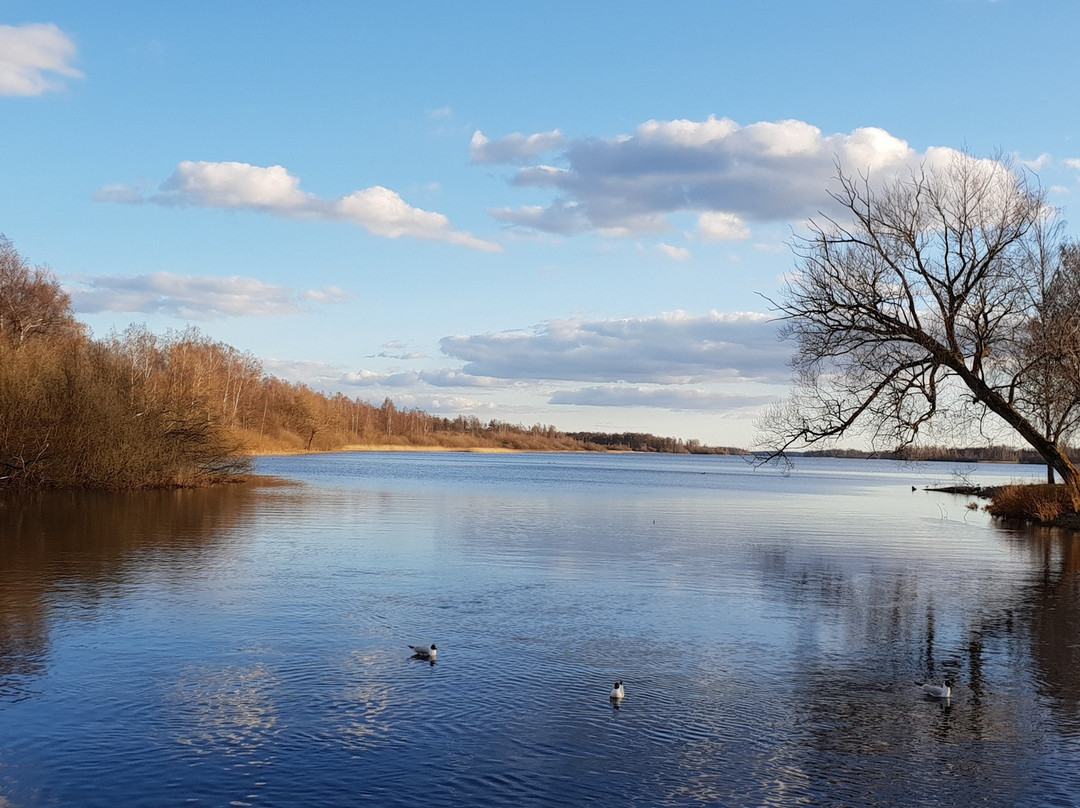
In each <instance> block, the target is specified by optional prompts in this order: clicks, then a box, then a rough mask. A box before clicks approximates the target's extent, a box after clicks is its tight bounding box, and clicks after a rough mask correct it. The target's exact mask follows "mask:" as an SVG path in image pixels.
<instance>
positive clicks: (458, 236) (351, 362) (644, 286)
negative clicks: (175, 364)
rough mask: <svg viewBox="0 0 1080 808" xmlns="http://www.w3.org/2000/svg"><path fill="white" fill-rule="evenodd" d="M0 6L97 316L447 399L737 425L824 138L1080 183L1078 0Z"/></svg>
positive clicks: (899, 162) (47, 254) (35, 137)
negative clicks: (1003, 158)
mask: <svg viewBox="0 0 1080 808" xmlns="http://www.w3.org/2000/svg"><path fill="white" fill-rule="evenodd" d="M0 15H2V16H0V124H2V125H0V183H2V188H3V194H2V195H0V232H2V233H4V234H5V235H6V236H8V237H9V238H10V239H12V241H13V242H14V243H15V246H16V248H17V249H18V250H19V251H20V252H21V253H22V254H23V255H24V256H26V257H27V258H28V259H29V260H30V261H31V262H33V263H35V264H46V265H48V266H50V267H51V268H52V269H53V270H54V271H55V272H56V273H57V275H58V276H59V278H60V280H61V281H62V282H63V283H64V285H65V287H66V288H67V289H68V290H69V291H70V292H71V294H72V298H73V301H74V304H75V308H76V310H77V312H78V315H79V317H80V319H81V320H83V321H84V322H86V323H87V324H88V325H89V326H90V327H91V328H92V329H93V332H94V334H95V335H96V336H105V335H107V334H108V333H109V332H110V330H111V329H114V328H115V329H117V330H122V329H123V328H125V327H126V326H127V325H129V324H130V323H135V322H140V323H146V324H147V325H148V326H149V327H150V328H151V329H153V330H154V331H157V332H159V333H161V332H164V331H166V330H168V329H177V328H183V327H184V326H186V325H188V324H192V325H197V326H198V327H199V328H201V329H202V330H203V331H204V332H206V333H207V334H209V335H210V336H212V337H213V338H215V339H218V340H221V341H224V342H227V343H229V344H231V345H233V346H235V347H237V348H238V349H240V350H242V351H250V352H251V353H253V354H254V355H255V356H257V357H258V358H259V359H261V360H262V361H263V363H264V367H265V368H266V370H267V371H268V372H271V373H273V374H275V375H278V376H280V377H282V378H286V379H290V380H293V381H302V382H305V383H307V384H310V385H311V386H313V387H315V388H317V389H320V390H324V391H328V392H336V391H342V392H344V393H346V394H347V395H349V396H358V397H360V398H363V399H366V400H370V401H373V402H376V403H380V402H381V401H382V400H383V398H384V397H386V396H390V397H391V398H393V399H394V401H395V402H396V403H397V404H398V406H399V407H420V408H422V409H425V410H427V411H429V412H433V413H437V414H443V415H449V416H456V415H457V414H466V415H475V416H477V417H479V418H480V419H481V420H483V421H487V420H488V419H491V418H496V419H499V420H503V421H509V422H511V423H519V422H520V423H524V424H526V425H531V424H534V423H543V424H553V425H555V426H556V427H558V428H560V429H565V430H579V429H595V430H602V431H611V432H615V431H626V430H632V431H648V432H653V433H656V434H662V435H672V436H677V437H682V438H686V439H691V438H697V439H699V440H702V441H703V442H705V443H709V444H718V445H732V444H734V445H747V444H748V443H749V441H750V440H751V436H752V432H753V428H752V423H753V418H754V416H755V414H756V413H757V412H758V410H759V408H760V407H761V406H763V405H764V404H767V403H768V402H770V401H773V400H775V398H776V397H778V396H779V395H782V394H783V392H784V390H785V389H786V380H787V376H788V372H787V369H786V365H785V363H786V360H787V358H788V356H789V354H790V349H791V348H790V346H789V345H786V344H784V343H780V342H777V340H776V339H775V324H774V323H772V322H771V321H770V317H769V313H768V304H767V302H766V301H765V300H764V299H763V297H762V295H774V294H775V293H776V290H777V289H778V287H779V284H780V283H781V280H782V277H783V275H784V273H786V272H788V271H790V270H791V269H792V267H793V263H792V257H791V252H790V249H789V247H788V243H789V242H790V239H791V236H792V233H793V232H799V231H800V228H801V227H802V223H803V222H804V221H805V219H806V217H807V216H810V215H813V214H814V213H815V212H817V211H818V210H820V209H821V208H822V207H823V206H824V205H825V191H826V188H827V186H828V183H829V180H830V176H831V174H832V173H833V161H834V159H840V160H842V161H843V162H844V164H845V165H846V166H849V167H853V168H865V167H870V168H871V169H872V170H873V171H875V172H880V173H882V174H887V173H888V172H889V171H896V170H898V169H899V168H901V167H903V166H909V165H913V164H916V163H918V162H919V161H922V160H931V161H932V160H934V159H938V158H940V157H941V156H943V155H947V154H949V153H951V151H952V150H958V149H961V150H967V151H968V152H970V153H971V154H974V155H976V156H989V155H991V154H994V153H999V152H1000V153H1003V154H1006V155H1008V156H1010V157H1011V158H1012V159H1013V160H1015V161H1016V162H1017V164H1019V165H1023V166H1026V167H1028V168H1029V169H1030V170H1032V171H1034V172H1035V173H1036V174H1037V176H1038V179H1039V181H1040V182H1041V184H1042V185H1043V187H1044V188H1046V189H1047V190H1048V193H1049V197H1050V200H1051V202H1053V203H1054V204H1056V205H1058V206H1060V207H1061V208H1063V210H1064V215H1065V218H1066V220H1068V218H1069V213H1070V208H1073V207H1075V205H1076V203H1075V201H1074V199H1075V197H1076V196H1077V194H1080V185H1078V178H1080V143H1078V142H1076V141H1075V140H1074V137H1073V134H1074V132H1076V131H1077V125H1078V116H1080V112H1078V108H1077V105H1076V103H1075V101H1076V87H1077V82H1078V79H1080V69H1078V68H1080V60H1078V57H1077V55H1076V54H1077V48H1076V37H1077V31H1080V4H1077V3H1075V2H1073V0H1060V1H1057V0H1042V1H1040V2H1021V0H999V2H989V0H916V2H906V3H902V4H901V3H890V4H886V3H866V2H834V3H828V2H826V3H818V4H808V3H781V2H759V3H742V2H719V0H718V1H717V2H712V3H706V2H694V3H675V4H667V3H666V4H646V3H626V2H620V3H614V2H590V3H582V2H572V3H571V2H549V3H543V4H520V3H463V4H450V3H434V2H430V3H429V2H417V3H408V4H394V3H381V4H375V3H361V2H313V3H291V2H274V1H273V0H263V1H262V2H228V3H221V2H213V3H211V2H200V1H196V2H187V3H183V4H180V3H146V2H110V3H106V4H104V5H102V4H95V3H86V2H82V0H70V1H69V2H49V1H48V0H35V2H6V3H4V4H3V6H0ZM1069 232H1070V233H1075V232H1076V228H1075V227H1074V226H1072V225H1070V226H1069Z"/></svg>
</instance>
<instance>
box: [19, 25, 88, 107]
mask: <svg viewBox="0 0 1080 808" xmlns="http://www.w3.org/2000/svg"><path fill="white" fill-rule="evenodd" d="M75 55H76V48H75V43H74V42H73V41H72V40H71V38H70V37H69V36H68V35H67V34H65V33H64V32H63V31H61V30H60V29H59V28H57V27H56V26H55V25H53V24H52V23H34V24H31V25H19V26H13V25H0V95H11V96H34V95H41V94H43V93H46V92H48V91H50V90H59V89H62V88H63V86H64V84H63V82H62V81H59V80H57V79H56V76H63V77H66V78H82V73H80V72H79V71H78V70H76V69H75V68H74V67H72V66H71V62H72V60H74V58H75Z"/></svg>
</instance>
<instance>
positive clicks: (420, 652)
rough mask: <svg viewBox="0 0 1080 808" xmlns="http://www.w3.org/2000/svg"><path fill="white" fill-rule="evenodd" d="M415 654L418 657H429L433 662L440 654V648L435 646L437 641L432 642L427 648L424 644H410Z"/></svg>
mask: <svg viewBox="0 0 1080 808" xmlns="http://www.w3.org/2000/svg"><path fill="white" fill-rule="evenodd" d="M409 647H410V648H411V649H412V652H413V656H414V657H416V658H417V659H428V660H430V661H432V662H434V661H435V657H436V656H438V654H439V650H438V649H437V648H436V647H435V643H432V644H431V647H430V648H425V647H424V646H422V645H410V646H409Z"/></svg>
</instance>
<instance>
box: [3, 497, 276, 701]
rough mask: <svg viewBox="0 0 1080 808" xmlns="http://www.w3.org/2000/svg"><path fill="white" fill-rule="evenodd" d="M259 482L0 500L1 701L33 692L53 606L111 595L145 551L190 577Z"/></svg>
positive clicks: (246, 511) (242, 515)
mask: <svg viewBox="0 0 1080 808" xmlns="http://www.w3.org/2000/svg"><path fill="white" fill-rule="evenodd" d="M260 484H271V483H270V482H269V481H265V482H262V483H260ZM255 487H256V486H255V485H254V484H245V485H230V486H222V487H215V488H203V489H176V490H167V491H139V492H126V493H110V492H70V491H54V492H44V493H38V494H31V495H8V496H5V497H4V498H2V499H0V536H2V537H3V546H2V549H3V552H0V700H4V701H13V700H18V699H20V698H23V697H25V696H26V695H28V694H30V693H32V692H33V680H34V678H35V677H37V676H40V675H41V674H43V673H44V672H45V669H46V663H47V658H48V653H49V632H50V630H51V629H52V627H53V621H52V618H53V616H54V615H55V614H56V613H58V612H60V611H62V610H64V609H65V608H67V607H69V606H76V607H77V608H78V609H79V610H86V609H87V606H88V605H89V608H90V609H91V610H93V608H94V605H95V604H97V605H100V604H101V603H102V602H105V601H107V600H108V599H109V598H110V597H112V596H114V595H115V594H116V593H117V592H118V591H119V590H120V588H121V587H122V586H123V585H124V583H125V581H126V580H127V579H128V577H129V576H130V575H133V574H135V573H136V572H137V569H138V562H139V561H140V560H144V559H145V558H146V554H148V553H153V554H162V555H164V556H168V557H170V558H169V561H175V563H170V564H169V565H168V567H169V569H170V570H171V571H172V573H173V574H175V576H176V578H177V579H178V580H183V579H184V577H185V576H186V575H188V574H189V573H190V571H191V570H192V569H194V568H195V567H197V566H198V563H197V562H198V560H199V558H200V557H202V556H203V555H205V554H206V553H212V552H214V551H215V548H216V546H217V543H218V540H219V539H220V538H221V537H222V536H224V535H226V534H229V533H230V531H232V530H233V529H234V528H235V527H236V526H237V525H238V524H240V523H242V522H243V520H244V519H246V518H247V517H248V516H249V515H250V513H251V509H252V506H253V504H254V501H255V499H254V497H255Z"/></svg>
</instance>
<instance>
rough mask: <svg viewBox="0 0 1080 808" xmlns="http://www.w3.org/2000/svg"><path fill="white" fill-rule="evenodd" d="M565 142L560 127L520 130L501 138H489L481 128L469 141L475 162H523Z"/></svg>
mask: <svg viewBox="0 0 1080 808" xmlns="http://www.w3.org/2000/svg"><path fill="white" fill-rule="evenodd" d="M564 142H565V138H563V136H562V133H561V132H559V130H558V129H556V130H554V131H552V132H540V133H537V134H535V135H523V134H521V133H520V132H519V133H516V134H513V135H507V136H506V137H504V138H500V139H499V140H488V139H487V138H486V137H484V133H483V132H481V131H480V130H479V129H477V130H476V132H474V133H473V136H472V141H471V142H470V143H469V156H470V157H471V158H472V162H473V163H477V164H478V163H522V162H525V161H527V160H530V159H532V158H533V157H535V156H536V155H538V154H543V153H544V152H546V151H551V150H552V149H558V148H560V147H561V146H562V145H563V143H564Z"/></svg>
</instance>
